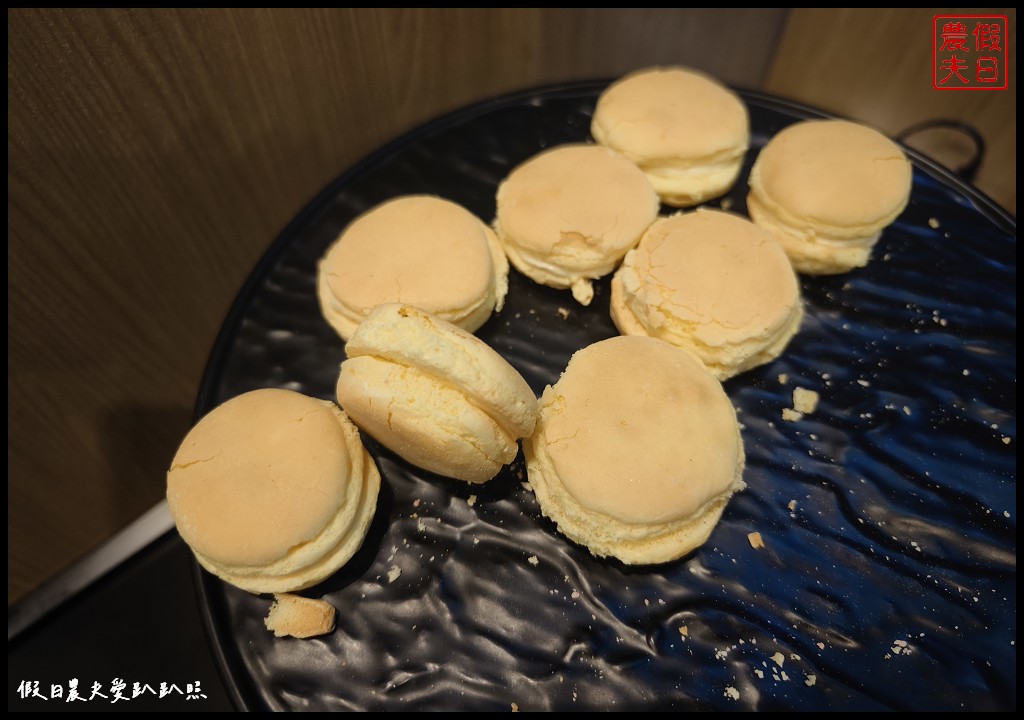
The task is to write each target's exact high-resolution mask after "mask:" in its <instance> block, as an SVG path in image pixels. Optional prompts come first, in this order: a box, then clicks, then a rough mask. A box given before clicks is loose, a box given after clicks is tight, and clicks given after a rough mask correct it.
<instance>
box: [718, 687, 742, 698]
mask: <svg viewBox="0 0 1024 720" xmlns="http://www.w3.org/2000/svg"><path fill="white" fill-rule="evenodd" d="M722 694H723V695H725V697H727V698H732V699H733V700H739V699H740V691H739V690H737V689H736V688H734V687H733V686H732V685H726V686H725V692H724V693H722Z"/></svg>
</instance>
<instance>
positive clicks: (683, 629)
mask: <svg viewBox="0 0 1024 720" xmlns="http://www.w3.org/2000/svg"><path fill="white" fill-rule="evenodd" d="M679 634H680V635H682V636H683V637H689V635H690V629H689V628H688V627H686V626H685V625H680V626H679Z"/></svg>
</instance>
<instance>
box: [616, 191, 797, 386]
mask: <svg viewBox="0 0 1024 720" xmlns="http://www.w3.org/2000/svg"><path fill="white" fill-rule="evenodd" d="M611 314H612V320H613V321H614V322H615V326H616V327H617V328H618V329H619V331H620V332H621V333H622V334H624V335H647V336H650V337H655V338H659V339H661V340H665V341H666V342H669V343H671V344H673V345H677V346H679V347H681V348H685V349H686V350H689V351H690V352H692V353H693V354H694V355H696V356H697V357H699V358H700V359H701V360H702V361H703V362H704V364H705V365H707V367H708V369H709V370H711V372H712V373H714V375H715V376H716V377H717V378H718V379H719V380H725V379H727V378H730V377H732V376H733V375H736V374H738V373H741V372H743V371H745V370H749V369H751V368H753V367H757V366H758V365H763V364H764V363H767V362H770V361H771V360H774V359H775V358H776V357H778V356H779V355H780V354H781V353H782V351H783V350H784V349H785V347H786V345H787V344H788V343H789V341H790V340H791V339H792V337H793V336H794V335H795V334H796V332H797V330H798V329H799V328H800V322H801V320H802V319H803V315H804V310H803V303H802V301H801V298H800V286H799V283H798V282H797V277H796V274H795V273H794V272H793V268H792V267H791V266H790V264H789V260H788V259H787V258H786V254H785V253H784V252H783V250H782V247H781V246H780V245H779V243H778V242H776V240H775V239H774V238H773V237H772V236H771V235H770V234H769V233H767V232H766V231H764V230H762V229H760V228H759V227H757V226H756V225H754V224H753V223H751V222H750V221H748V220H746V219H745V218H741V217H739V216H738V215H732V214H730V213H725V212H720V211H717V210H703V209H701V210H697V211H696V212H691V213H680V214H676V215H673V216H671V217H667V218H662V219H660V220H658V221H657V222H656V223H654V224H653V225H652V226H651V227H650V228H649V229H648V230H647V232H646V233H644V236H643V238H642V239H641V240H640V244H639V245H638V246H637V247H636V249H634V250H631V251H630V252H629V253H628V254H627V255H626V259H625V260H624V261H623V263H622V266H621V267H620V268H619V269H618V271H617V272H616V273H615V277H614V278H612V297H611Z"/></svg>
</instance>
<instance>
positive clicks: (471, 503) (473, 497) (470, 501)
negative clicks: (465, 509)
mask: <svg viewBox="0 0 1024 720" xmlns="http://www.w3.org/2000/svg"><path fill="white" fill-rule="evenodd" d="M466 504H467V505H469V506H470V507H473V506H474V505H476V495H470V496H469V499H468V500H466Z"/></svg>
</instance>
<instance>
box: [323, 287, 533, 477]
mask: <svg viewBox="0 0 1024 720" xmlns="http://www.w3.org/2000/svg"><path fill="white" fill-rule="evenodd" d="M345 351H346V353H347V354H348V359H347V360H345V361H344V362H343V363H342V364H341V373H340V375H339V377H338V386H337V393H338V403H339V404H340V405H341V406H342V407H343V408H344V409H345V412H346V413H348V415H349V417H351V418H352V420H353V421H354V422H355V423H356V424H357V425H358V426H359V427H360V428H362V429H363V430H364V431H366V432H367V433H369V434H370V435H371V436H372V437H374V438H376V439H377V440H378V441H379V442H380V443H382V444H383V445H384V446H386V447H388V448H389V449H391V450H393V451H394V452H396V453H398V455H400V456H401V457H403V458H404V459H406V460H407V461H409V462H410V463H412V464H413V465H416V466H417V467H421V468H423V469H425V470H429V471H431V472H434V473H438V474H441V475H447V476H448V477H452V478H456V479H458V480H464V481H466V482H470V483H482V482H486V481H487V480H490V479H491V478H492V477H494V476H495V475H496V474H497V473H498V471H499V470H500V469H501V468H502V466H503V465H506V464H508V463H510V462H512V460H513V459H515V456H516V454H517V453H518V451H519V445H518V440H519V438H522V437H525V436H527V435H529V434H530V433H531V432H533V426H534V423H535V422H536V419H537V398H536V396H535V395H534V394H533V391H532V390H531V389H530V386H529V385H528V384H527V383H526V380H524V379H523V377H522V375H520V374H519V372H518V371H516V369H515V368H513V367H512V366H511V365H509V364H508V362H507V361H506V360H505V359H504V358H503V357H501V356H500V355H499V354H498V353H497V352H495V351H494V350H493V349H491V348H490V347H489V346H488V345H487V344H486V343H484V342H483V341H482V340H480V339H479V338H477V337H475V336H474V335H472V334H470V333H468V332H466V331H465V330H462V329H461V328H459V327H456V326H455V325H453V324H451V323H449V322H445V321H444V320H441V319H440V318H436V317H433V316H431V315H429V314H427V313H425V312H423V311H421V310H418V309H416V308H414V307H412V306H409V305H401V304H389V305H382V306H379V307H377V308H376V309H374V310H373V312H371V313H370V314H369V315H368V316H367V318H366V320H364V321H363V323H362V324H361V325H360V326H359V327H358V328H357V330H356V332H355V333H354V334H353V335H352V338H351V339H350V340H349V341H348V344H347V345H346V346H345Z"/></svg>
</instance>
